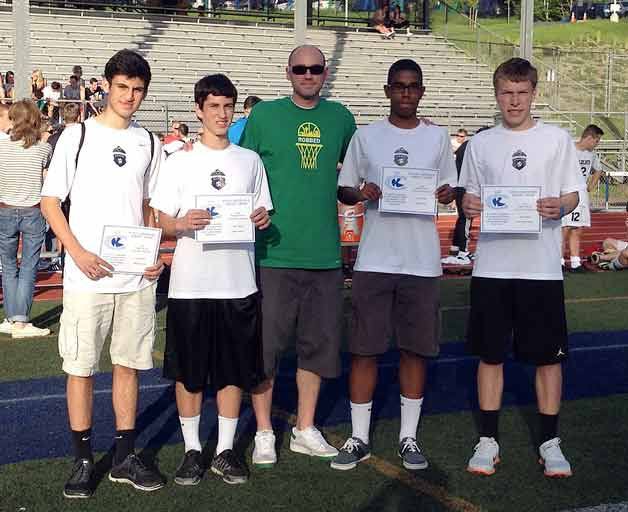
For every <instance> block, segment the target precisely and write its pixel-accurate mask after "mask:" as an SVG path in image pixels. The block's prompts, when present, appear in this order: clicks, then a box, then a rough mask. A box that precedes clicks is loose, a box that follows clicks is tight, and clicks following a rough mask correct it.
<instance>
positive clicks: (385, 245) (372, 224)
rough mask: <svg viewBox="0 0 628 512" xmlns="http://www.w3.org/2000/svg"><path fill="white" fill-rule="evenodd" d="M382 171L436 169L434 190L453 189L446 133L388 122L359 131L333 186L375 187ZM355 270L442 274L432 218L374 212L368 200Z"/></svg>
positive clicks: (373, 204)
mask: <svg viewBox="0 0 628 512" xmlns="http://www.w3.org/2000/svg"><path fill="white" fill-rule="evenodd" d="M383 167H399V168H400V169H438V170H439V177H438V186H441V185H444V184H449V185H451V186H452V187H455V186H456V166H455V163H454V155H453V153H452V152H451V143H450V141H449V134H448V133H447V130H446V129H444V128H441V127H438V126H433V125H431V126H428V125H424V124H420V125H419V126H417V127H416V128H413V129H402V128H398V127H396V126H394V125H393V124H391V123H390V121H388V119H382V120H379V121H376V122H374V123H372V124H370V125H369V126H365V127H362V128H359V129H358V131H357V132H356V133H355V134H354V135H353V138H352V139H351V142H350V144H349V148H348V149H347V155H346V156H345V160H344V162H343V165H342V169H341V171H340V176H339V178H338V186H340V187H357V186H359V185H360V184H361V183H362V182H363V181H367V182H372V183H375V184H377V185H378V186H381V180H382V169H383ZM354 268H355V270H358V271H365V272H383V273H390V274H409V275H416V276H423V277H437V276H440V275H441V274H442V268H441V264H440V241H439V237H438V231H437V229H436V224H435V219H434V217H431V216H427V215H411V214H401V213H380V212H379V211H378V201H368V202H367V209H366V218H365V223H364V230H363V232H362V237H361V241H360V247H359V249H358V257H357V261H356V264H355V267H354Z"/></svg>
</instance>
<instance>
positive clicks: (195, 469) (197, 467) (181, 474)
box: [174, 450, 205, 485]
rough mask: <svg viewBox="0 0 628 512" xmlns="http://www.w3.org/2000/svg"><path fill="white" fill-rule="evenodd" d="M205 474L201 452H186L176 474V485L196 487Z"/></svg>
mask: <svg viewBox="0 0 628 512" xmlns="http://www.w3.org/2000/svg"><path fill="white" fill-rule="evenodd" d="M204 472H205V468H204V467H203V461H202V460H201V452H199V451H198V450H188V451H187V452H185V455H184V456H183V460H182V461H181V464H179V467H178V468H177V472H176V473H175V474H174V483H176V484H179V485H196V484H198V483H199V482H200V481H201V478H203V473H204Z"/></svg>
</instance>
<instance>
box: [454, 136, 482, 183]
mask: <svg viewBox="0 0 628 512" xmlns="http://www.w3.org/2000/svg"><path fill="white" fill-rule="evenodd" d="M478 131H479V130H478ZM468 137H469V132H467V130H465V129H464V128H460V129H459V130H458V131H457V132H456V135H454V136H453V137H452V138H451V147H452V148H453V150H454V153H455V152H456V150H457V149H458V148H459V147H460V146H461V145H462V144H463V143H464V142H465V141H466V140H467V138H468ZM458 172H460V171H458Z"/></svg>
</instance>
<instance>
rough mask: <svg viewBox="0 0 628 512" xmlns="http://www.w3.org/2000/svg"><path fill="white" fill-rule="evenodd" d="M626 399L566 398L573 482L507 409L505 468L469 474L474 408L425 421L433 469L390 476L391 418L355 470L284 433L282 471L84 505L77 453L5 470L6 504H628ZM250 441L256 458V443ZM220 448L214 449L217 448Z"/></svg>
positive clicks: (163, 456) (530, 415) (241, 507)
mask: <svg viewBox="0 0 628 512" xmlns="http://www.w3.org/2000/svg"><path fill="white" fill-rule="evenodd" d="M626 399H628V396H627V395H615V396H610V397H605V398H599V399H586V400H577V401H573V402H567V403H565V404H564V407H563V410H562V412H561V424H562V426H563V428H562V430H563V439H564V444H563V448H564V449H565V452H566V453H567V454H568V456H569V457H570V459H571V462H572V464H573V467H574V476H573V477H572V478H571V479H568V480H560V481H556V480H549V479H546V478H545V477H543V475H542V473H541V469H540V466H539V465H538V464H537V455H536V453H535V448H534V447H535V445H536V442H535V439H536V433H535V432H534V426H535V425H536V415H535V411H534V410H533V409H532V408H529V407H523V408H506V409H504V411H503V412H502V415H501V422H500V429H501V444H502V453H501V456H502V464H501V465H500V466H499V467H498V471H497V473H496V474H495V475H494V476H493V477H491V478H483V477H477V476H474V475H470V474H468V473H466V472H465V471H464V468H465V466H466V462H467V459H468V456H469V454H470V452H471V448H472V447H473V443H474V442H475V438H476V435H477V434H476V427H475V424H474V420H473V416H472V414H471V413H468V412H465V413H454V414H441V415H427V416H424V417H423V420H422V423H421V429H420V432H421V441H422V444H423V446H424V449H425V452H426V455H427V457H428V459H429V461H430V467H429V468H428V469H427V470H425V471H421V472H417V473H415V474H412V473H406V472H405V471H403V470H402V471H399V473H400V475H401V477H400V478H394V475H392V477H391V475H390V474H389V473H387V472H386V468H390V467H392V468H395V469H396V468H398V467H399V459H398V458H397V455H396V453H395V448H396V442H397V435H398V429H399V423H398V421H397V420H382V421H378V422H377V423H376V424H375V427H374V432H373V436H372V444H373V447H374V449H373V455H374V458H372V459H371V461H370V463H369V464H362V465H361V466H360V467H358V468H357V469H356V470H353V471H347V472H339V471H332V470H331V469H329V466H328V464H327V463H326V462H325V461H322V460H316V459H311V458H308V457H305V456H303V455H296V454H293V453H292V452H290V451H289V449H288V444H289V440H288V437H287V436H284V437H283V442H282V448H281V449H280V452H279V454H280V460H279V464H278V465H277V466H276V467H275V468H274V469H272V470H263V469H255V468H252V476H251V479H250V481H249V483H247V484H246V485H243V486H229V485H226V484H224V483H223V482H221V481H220V480H218V479H217V478H216V477H214V476H212V475H211V474H210V475H207V476H206V477H205V479H204V480H203V482H202V483H201V484H200V485H198V486H197V487H188V488H183V487H179V486H176V485H175V484H173V483H172V481H170V482H169V483H168V485H167V486H166V488H165V489H163V490H161V491H158V492H155V493H148V494H146V493H140V492H138V491H134V490H133V489H132V488H130V487H129V486H123V485H115V484H112V483H111V482H109V481H108V480H107V479H106V478H104V479H103V480H102V482H101V483H100V485H99V486H98V489H97V493H96V497H95V498H93V499H91V500H89V502H84V501H78V502H77V501H69V500H64V499H63V498H62V497H61V489H62V488H63V484H64V480H65V478H66V476H67V472H68V470H69V465H70V461H69V459H53V460H45V461H28V462H23V463H19V464H11V465H6V466H3V467H2V478H1V479H0V496H2V503H1V504H0V509H1V510H3V511H7V512H8V511H17V510H24V511H25V512H30V511H37V512H39V511H46V512H52V511H61V510H63V511H83V510H89V511H94V512H99V511H112V510H115V511H118V510H128V511H135V510H150V511H151V512H161V511H164V512H166V511H167V512H173V511H184V510H218V509H220V510H237V511H247V510H260V511H266V510H272V511H294V510H295V509H298V510H299V511H300V512H310V511H312V512H313V511H334V512H344V511H353V510H359V511H373V512H375V511H382V512H388V511H390V512H392V511H408V512H410V511H413V512H414V511H446V510H453V509H452V508H448V507H446V506H445V505H443V504H442V503H441V502H440V501H438V500H436V499H435V498H433V497H430V496H429V495H428V494H427V493H421V492H418V491H417V490H416V488H415V487H416V486H419V487H420V486H421V485H424V482H427V483H428V484H431V485H432V486H438V488H441V489H442V490H443V491H444V492H445V493H446V495H448V496H450V497H452V498H454V497H457V498H461V499H463V500H465V501H466V502H468V503H471V504H473V505H475V506H476V507H478V508H479V509H481V510H483V511H495V512H506V511H508V512H525V511H534V512H538V511H541V512H550V511H558V510H564V509H571V508H575V507H584V506H591V505H597V504H600V503H613V502H619V501H625V500H628V488H627V487H626V485H625V482H626V480H627V478H628V466H626V464H625V460H626V458H627V457H628V445H627V444H626V442H625V436H626V427H625V425H626V424H627V423H628V408H627V407H626V406H625V404H626ZM531 426H532V428H531ZM349 430H350V426H349V425H342V426H340V427H337V428H334V429H330V430H328V433H329V434H330V435H331V436H330V437H331V438H332V441H333V442H336V444H338V441H340V442H342V440H344V438H345V437H346V436H347V435H348V434H349ZM242 441H243V442H242V444H243V445H244V449H245V451H246V453H247V460H248V461H249V463H250V451H251V446H250V439H246V440H242ZM212 448H213V447H209V449H208V450H207V451H208V453H210V452H211V450H212ZM181 454H182V446H181V445H175V446H164V447H163V448H162V449H161V450H160V451H159V453H158V454H157V457H158V465H159V468H160V469H161V471H162V472H163V473H164V474H165V475H169V476H171V475H172V474H173V473H174V471H175V468H176V466H177V463H178V462H179V459H180V457H181ZM375 458H376V459H379V460H376V459H375ZM103 466H105V464H103ZM103 473H104V470H103V471H101V474H103ZM22 507H23V508H22Z"/></svg>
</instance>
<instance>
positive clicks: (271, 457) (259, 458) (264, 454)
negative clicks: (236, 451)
mask: <svg viewBox="0 0 628 512" xmlns="http://www.w3.org/2000/svg"><path fill="white" fill-rule="evenodd" d="M276 462H277V452H276V451H275V434H274V432H273V431H272V430H260V431H259V432H257V433H256V434H255V448H254V449H253V464H254V465H255V466H259V467H272V466H273V464H275V463H276Z"/></svg>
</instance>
